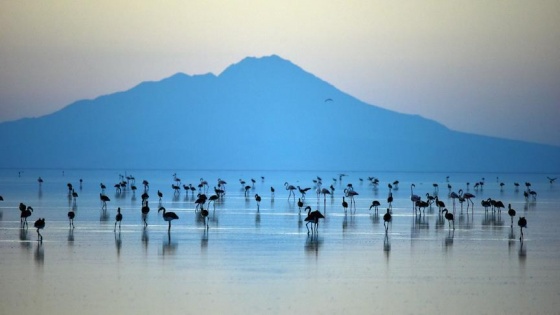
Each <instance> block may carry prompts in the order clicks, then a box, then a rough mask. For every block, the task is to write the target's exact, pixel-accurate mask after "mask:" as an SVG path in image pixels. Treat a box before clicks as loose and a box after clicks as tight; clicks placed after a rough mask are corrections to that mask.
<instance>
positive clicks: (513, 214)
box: [508, 203, 515, 227]
mask: <svg viewBox="0 0 560 315" xmlns="http://www.w3.org/2000/svg"><path fill="white" fill-rule="evenodd" d="M508 214H509V216H510V217H511V226H512V227H513V217H515V210H514V209H512V208H511V203H510V204H508Z"/></svg>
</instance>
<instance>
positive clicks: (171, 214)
mask: <svg viewBox="0 0 560 315" xmlns="http://www.w3.org/2000/svg"><path fill="white" fill-rule="evenodd" d="M160 211H163V219H164V220H165V221H167V222H168V223H169V227H168V228H167V232H170V231H171V221H173V220H178V219H179V216H177V214H175V212H171V211H169V212H167V211H166V210H165V208H164V207H159V209H158V213H159V212H160Z"/></svg>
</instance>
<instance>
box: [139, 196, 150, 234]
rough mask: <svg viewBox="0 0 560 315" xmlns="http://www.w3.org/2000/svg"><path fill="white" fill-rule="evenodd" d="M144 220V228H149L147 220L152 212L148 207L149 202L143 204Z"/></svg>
mask: <svg viewBox="0 0 560 315" xmlns="http://www.w3.org/2000/svg"><path fill="white" fill-rule="evenodd" d="M141 211H142V220H143V221H144V227H147V226H148V222H147V221H146V219H147V218H148V213H149V212H150V207H149V206H148V200H145V201H144V202H143V203H142V210H141Z"/></svg>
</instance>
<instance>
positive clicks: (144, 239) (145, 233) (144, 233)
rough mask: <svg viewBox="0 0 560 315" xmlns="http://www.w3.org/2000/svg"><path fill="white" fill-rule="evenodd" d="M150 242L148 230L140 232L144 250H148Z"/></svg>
mask: <svg viewBox="0 0 560 315" xmlns="http://www.w3.org/2000/svg"><path fill="white" fill-rule="evenodd" d="M149 242H150V235H149V234H148V229H147V228H144V230H143V231H142V244H144V250H146V251H147V250H148V243H149Z"/></svg>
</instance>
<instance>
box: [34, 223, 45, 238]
mask: <svg viewBox="0 0 560 315" xmlns="http://www.w3.org/2000/svg"><path fill="white" fill-rule="evenodd" d="M34 226H35V227H36V228H37V240H38V241H40V242H43V235H41V233H39V230H41V229H44V228H45V218H39V219H38V220H37V221H35V224H34Z"/></svg>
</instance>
